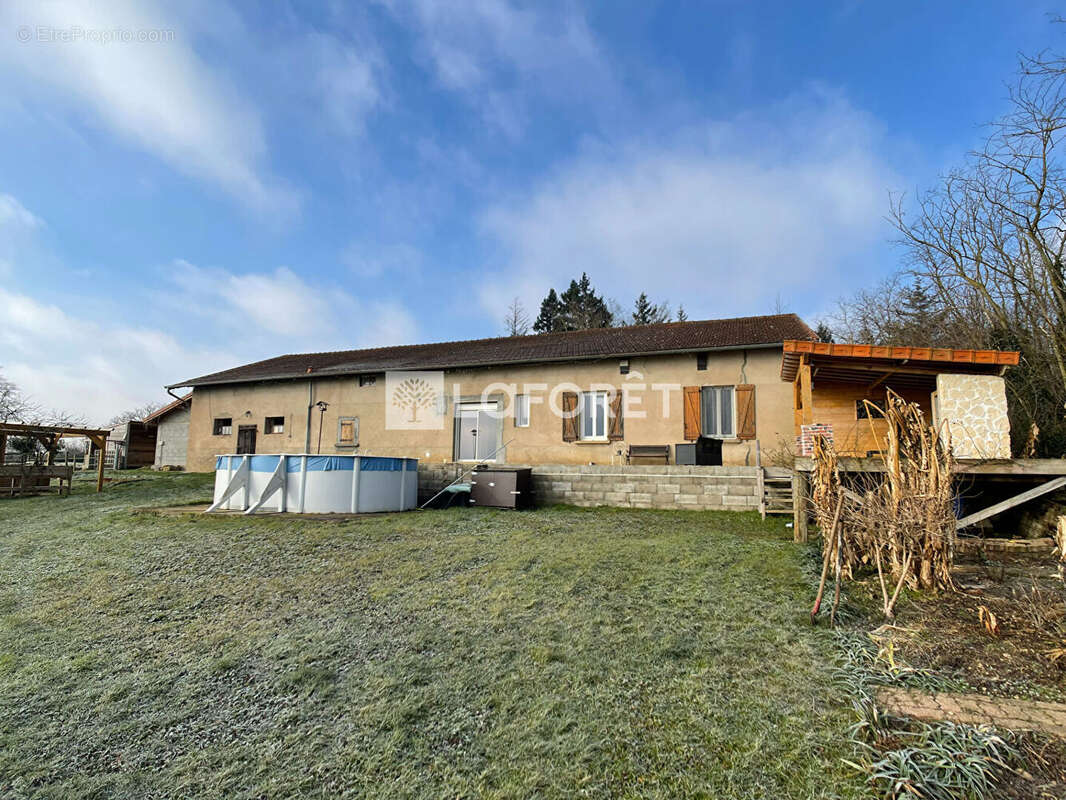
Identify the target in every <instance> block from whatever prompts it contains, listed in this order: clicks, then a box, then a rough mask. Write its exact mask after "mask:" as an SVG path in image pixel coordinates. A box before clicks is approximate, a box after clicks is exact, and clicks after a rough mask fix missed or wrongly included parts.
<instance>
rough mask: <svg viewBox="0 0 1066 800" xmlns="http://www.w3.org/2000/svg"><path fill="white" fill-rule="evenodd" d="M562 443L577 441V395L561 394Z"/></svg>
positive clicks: (572, 393) (574, 393)
mask: <svg viewBox="0 0 1066 800" xmlns="http://www.w3.org/2000/svg"><path fill="white" fill-rule="evenodd" d="M561 399H562V402H563V441H564V442H576V441H577V393H576V392H563V393H562V396H561Z"/></svg>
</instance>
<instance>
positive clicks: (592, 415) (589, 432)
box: [580, 392, 607, 441]
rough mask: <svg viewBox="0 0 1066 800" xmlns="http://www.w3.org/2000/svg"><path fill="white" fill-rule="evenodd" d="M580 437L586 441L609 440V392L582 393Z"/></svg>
mask: <svg viewBox="0 0 1066 800" xmlns="http://www.w3.org/2000/svg"><path fill="white" fill-rule="evenodd" d="M580 423H581V428H580V437H581V439H582V440H584V441H607V392H583V393H582V394H581V416H580Z"/></svg>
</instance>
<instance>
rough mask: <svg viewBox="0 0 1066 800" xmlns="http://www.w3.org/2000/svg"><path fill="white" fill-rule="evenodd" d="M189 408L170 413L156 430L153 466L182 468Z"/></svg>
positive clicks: (185, 448)
mask: <svg viewBox="0 0 1066 800" xmlns="http://www.w3.org/2000/svg"><path fill="white" fill-rule="evenodd" d="M190 415H191V412H190V410H189V407H188V406H186V407H185V408H180V409H177V410H175V411H171V412H170V413H169V414H167V415H166V416H165V417H163V418H162V419H161V420H160V421H159V424H158V426H157V429H156V441H155V466H156V468H159V467H167V466H169V467H184V466H185V457H186V453H187V451H188V447H189V417H190Z"/></svg>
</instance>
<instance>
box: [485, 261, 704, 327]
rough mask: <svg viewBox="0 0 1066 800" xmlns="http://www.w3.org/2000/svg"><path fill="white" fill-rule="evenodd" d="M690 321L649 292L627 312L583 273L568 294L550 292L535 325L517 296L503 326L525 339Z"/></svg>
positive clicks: (680, 309)
mask: <svg viewBox="0 0 1066 800" xmlns="http://www.w3.org/2000/svg"><path fill="white" fill-rule="evenodd" d="M687 319H688V314H686V313H685V308H684V306H680V305H679V306H678V307H677V313H676V314H675V313H674V312H673V311H671V309H670V305H669V303H653V302H652V301H651V300H649V299H648V295H647V293H646V292H641V293H640V296H639V297H637V299H636V300H635V301H634V302H633V310H632V311H630V312H626V311H625V310H624V309H623V308H622V306H621V305H619V303H618V302H617V301H615V300H609V299H606V298H604V296H603V295H601V294H599V293H598V292H597V291H596V289H595V288H594V287H593V286H592V281H591V280H590V279H589V276H588V275H587V274H586V273H584V272H582V273H581V277H580V278H577V279H574V280H571V281H570V285H569V286H568V287H567V288H566V290H565V291H563V292H556V291H555V289H549V290H548V294H547V295H545V297H544V299H543V300H541V303H540V311H539V313H538V314H537V317H536V319H535V320H533V321H532V322H531V321H530V317H529V314H527V313H526V310H525V308H524V307H523V306H522V302H521V300H519V298H517V297H516V298H515V299H514V300H513V301H512V302H511V305H510V306H508V308H507V316H506V318H505V319H504V325H505V328H506V331H507V335H508V336H525V335H527V334H529V333H558V332H559V331H579V330H585V329H586V328H617V327H622V326H625V325H652V324H654V323H657V322H672V321H675V322H685V321H686V320H687Z"/></svg>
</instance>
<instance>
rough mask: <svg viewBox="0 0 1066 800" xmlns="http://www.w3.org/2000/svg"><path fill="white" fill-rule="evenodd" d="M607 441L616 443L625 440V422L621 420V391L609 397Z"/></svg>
mask: <svg viewBox="0 0 1066 800" xmlns="http://www.w3.org/2000/svg"><path fill="white" fill-rule="evenodd" d="M608 426H609V427H608V429H607V440H608V441H611V442H618V441H621V440H622V439H624V438H625V420H623V419H622V391H621V389H619V390H618V391H617V392H614V394H613V396H612V397H611V418H610V419H609V420H608Z"/></svg>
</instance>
